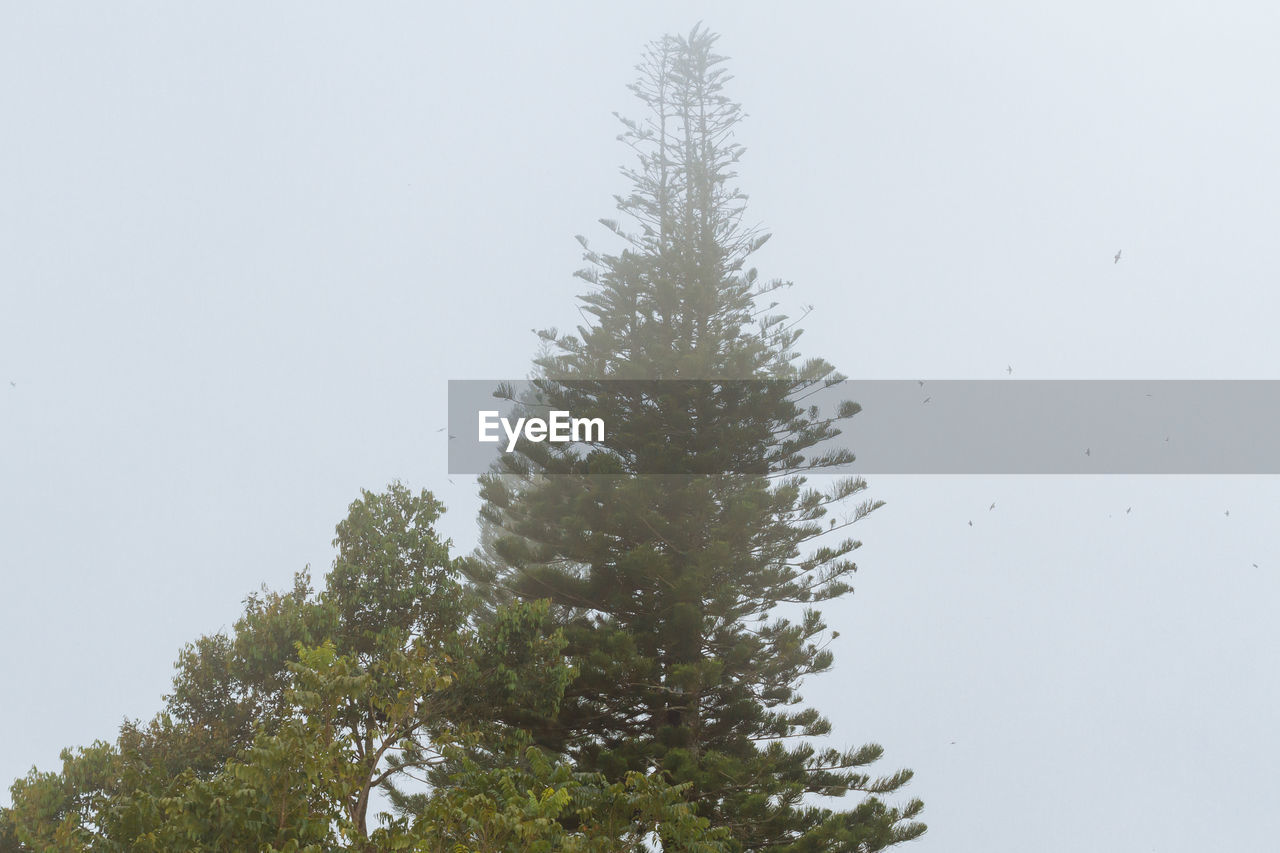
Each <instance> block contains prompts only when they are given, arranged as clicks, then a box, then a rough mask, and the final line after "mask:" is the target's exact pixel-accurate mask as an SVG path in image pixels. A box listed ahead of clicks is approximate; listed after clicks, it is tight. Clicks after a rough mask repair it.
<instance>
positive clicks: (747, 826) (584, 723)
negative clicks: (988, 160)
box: [478, 28, 924, 851]
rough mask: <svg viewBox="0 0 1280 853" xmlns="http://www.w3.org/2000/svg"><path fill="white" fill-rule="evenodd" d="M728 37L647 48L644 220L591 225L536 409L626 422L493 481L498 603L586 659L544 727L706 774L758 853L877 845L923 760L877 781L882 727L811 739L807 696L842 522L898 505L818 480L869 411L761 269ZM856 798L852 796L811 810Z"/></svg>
mask: <svg viewBox="0 0 1280 853" xmlns="http://www.w3.org/2000/svg"><path fill="white" fill-rule="evenodd" d="M715 41H716V37H715V36H714V35H712V34H710V33H709V32H707V31H705V30H702V29H699V28H695V29H694V30H693V31H692V32H691V33H690V34H689V35H688V36H687V37H678V36H668V37H666V38H663V39H661V40H659V41H657V42H655V43H653V44H651V45H650V46H649V48H648V50H647V51H646V53H645V55H644V58H643V61H642V62H641V64H640V65H639V66H638V70H639V72H640V75H639V79H638V81H637V82H636V83H635V84H634V85H633V86H632V91H633V92H634V93H635V95H636V96H638V97H639V99H640V100H641V102H642V103H643V105H644V109H645V115H644V117H643V118H642V119H640V120H638V121H631V120H627V119H623V123H624V127H625V129H624V133H623V135H622V136H621V137H620V138H621V139H622V140H623V141H625V142H626V144H627V145H628V146H629V147H630V148H632V149H633V151H634V153H635V155H636V157H637V161H636V164H635V165H634V166H633V167H632V168H628V169H624V170H623V171H624V174H625V175H626V176H627V177H628V178H629V179H630V182H631V190H630V192H629V194H627V195H625V196H618V197H617V202H618V208H619V210H620V211H621V212H622V213H623V214H624V216H625V217H626V219H625V220H623V221H614V220H601V221H602V222H603V223H604V225H605V226H606V227H607V228H608V229H610V230H611V231H612V232H613V233H614V234H615V235H617V237H619V238H621V241H622V249H621V251H619V252H618V253H617V254H607V253H599V252H595V251H592V250H591V249H590V247H589V246H588V245H587V241H586V240H585V239H583V238H581V237H579V238H578V239H579V240H580V241H581V242H582V243H583V246H584V248H585V249H586V254H585V258H586V260H587V261H588V263H589V266H588V268H587V269H585V270H583V271H580V272H579V273H578V275H579V276H580V277H581V278H583V279H585V280H586V281H587V282H588V283H589V284H590V285H591V289H590V291H589V292H588V293H587V294H586V295H585V296H584V297H583V298H582V301H583V303H584V311H585V313H586V314H587V315H590V316H589V317H588V322H587V323H586V324H585V325H582V326H579V327H578V328H577V330H576V334H561V333H558V332H557V331H556V330H554V329H551V330H547V331H544V332H541V333H540V335H541V337H542V339H543V340H544V342H545V343H546V344H547V348H546V354H545V355H544V356H542V357H541V358H539V359H538V360H537V361H536V366H537V371H536V373H537V379H536V380H535V382H534V388H535V390H534V392H533V393H532V394H530V395H528V396H526V398H525V399H524V400H523V401H522V406H523V407H524V408H526V409H532V408H533V407H540V406H550V407H552V408H555V409H564V410H567V411H570V412H573V413H574V414H575V415H576V414H579V413H589V414H590V415H592V416H600V417H602V418H603V419H604V420H605V423H606V424H607V425H608V429H607V434H606V437H605V440H604V441H603V442H600V443H598V444H596V445H595V447H594V448H593V449H592V451H591V452H590V453H588V454H585V455H584V453H583V452H582V451H581V450H580V449H574V448H566V447H565V446H563V445H552V444H549V443H545V444H536V445H530V444H527V443H526V444H525V445H524V446H523V450H522V451H521V452H520V453H517V454H508V455H506V456H504V457H503V460H502V461H501V462H500V463H498V464H499V467H498V468H496V469H495V471H494V472H493V473H491V474H489V475H486V476H485V477H483V478H482V494H483V497H484V498H485V506H484V508H483V509H482V516H483V518H484V520H485V521H486V522H487V528H488V534H487V541H486V546H485V550H486V553H487V556H488V559H487V561H485V565H484V567H483V569H482V570H481V571H480V574H479V575H478V577H480V579H481V580H482V582H483V583H484V584H485V585H486V586H487V588H488V589H489V590H491V592H492V594H493V596H494V597H495V599H500V598H503V597H517V598H524V599H542V598H548V599H550V600H551V602H552V604H553V606H554V608H555V612H556V613H557V614H558V618H559V620H560V622H561V623H562V624H563V627H564V630H565V636H566V637H567V639H568V641H569V647H568V652H569V654H571V655H572V657H573V659H574V662H575V665H576V668H577V676H576V678H575V679H574V681H573V683H572V684H571V685H570V687H569V689H568V691H567V693H566V697H565V701H564V703H563V706H562V708H561V711H560V713H559V715H558V717H557V718H556V719H554V720H550V721H546V722H545V724H543V725H541V726H538V727H537V730H536V736H537V737H538V739H539V741H540V742H541V743H542V744H543V745H545V746H547V747H549V748H551V749H554V750H556V751H559V752H563V753H566V754H568V755H571V756H572V757H573V758H574V759H575V760H576V761H577V762H578V763H579V766H580V767H581V769H583V770H593V771H601V772H604V773H605V774H606V775H607V776H609V777H610V778H621V777H622V775H623V774H624V773H625V772H626V771H629V770H640V771H645V772H650V773H660V774H662V775H663V776H665V777H666V778H667V779H668V780H670V781H671V782H674V783H682V782H692V783H693V784H692V786H691V787H690V788H689V790H688V797H689V798H690V800H691V801H692V802H693V803H695V804H696V806H697V809H698V812H699V814H701V815H703V816H705V817H707V818H709V819H710V820H711V821H712V824H713V825H716V826H722V827H726V828H727V829H728V830H729V831H730V832H731V834H732V836H733V838H734V839H735V843H736V844H737V845H738V846H739V847H740V848H741V849H743V850H752V851H755V850H788V851H816V850H858V849H867V850H879V849H882V848H884V847H887V846H889V845H892V844H895V843H898V842H901V841H905V840H909V839H911V838H915V837H917V836H918V835H920V834H921V833H923V832H924V826H923V824H920V823H918V822H915V820H914V818H915V817H916V816H917V815H918V814H919V813H920V811H921V809H922V804H921V803H920V801H919V800H911V801H909V802H907V803H906V804H905V805H902V806H901V807H893V806H891V805H889V804H887V803H885V802H884V801H883V800H882V799H881V797H882V795H885V794H890V793H892V792H895V791H897V790H898V789H900V788H901V787H902V786H903V785H904V784H906V782H907V781H908V780H909V779H910V778H911V773H910V771H905V770H904V771H900V772H896V773H891V774H889V775H887V776H882V777H874V776H872V775H869V774H868V773H867V772H866V768H867V766H868V765H869V764H871V763H872V762H874V761H875V760H876V759H878V758H879V757H880V755H881V753H882V749H881V748H880V747H879V746H877V745H874V744H872V745H867V746H863V747H861V748H857V749H851V750H847V751H840V750H835V749H817V748H815V747H814V746H813V745H812V744H811V743H810V739H811V738H814V737H819V736H823V735H826V734H827V733H828V732H829V731H830V725H829V723H828V722H827V720H826V719H825V718H823V717H822V716H821V715H820V714H819V713H818V712H817V711H816V710H814V709H811V708H803V707H800V706H799V703H800V701H801V700H800V696H799V695H798V694H797V692H796V690H797V687H798V686H799V683H800V681H801V679H803V678H804V677H805V676H807V675H811V674H814V673H819V672H822V671H823V670H826V669H828V668H829V667H830V665H831V662H832V656H831V654H830V652H828V651H826V650H825V649H824V645H825V642H826V640H827V638H828V631H827V626H826V625H825V624H824V622H823V620H822V618H821V616H820V615H819V613H818V612H817V611H816V610H815V609H813V607H812V605H813V604H814V603H816V602H820V601H823V600H826V599H830V598H834V597H836V596H839V595H842V594H844V593H846V592H848V591H849V589H850V587H849V584H848V580H849V577H850V575H851V573H852V572H853V571H854V570H855V568H856V567H855V565H854V563H853V562H852V560H851V554H852V552H853V551H854V550H855V549H856V548H857V547H858V546H859V543H858V542H856V541H854V540H852V539H848V538H843V539H842V538H841V537H843V536H844V533H843V532H842V531H843V530H844V528H846V527H847V526H848V525H850V524H853V523H854V522H856V521H857V520H859V519H861V518H863V517H865V516H866V515H867V514H868V513H869V512H871V511H873V510H874V509H876V507H877V506H878V505H879V504H878V503H877V502H873V501H868V500H865V499H862V498H860V497H858V496H859V495H860V493H862V492H863V490H864V489H865V488H866V483H865V482H864V481H862V480H861V479H859V478H845V479H839V480H834V481H832V482H833V483H834V485H832V486H831V487H830V488H828V489H826V490H818V489H814V488H811V487H809V486H807V485H806V480H805V477H804V474H805V472H810V473H817V472H821V471H822V470H824V469H827V468H830V467H832V466H835V465H839V464H842V463H845V462H849V461H851V456H850V455H849V454H848V453H847V452H842V451H835V452H829V453H825V454H823V453H820V452H817V447H818V445H820V444H821V443H822V442H823V441H825V440H826V439H829V438H831V437H833V436H834V435H836V434H838V428H837V424H838V423H839V422H840V421H842V420H844V419H847V418H849V417H852V416H853V415H854V414H856V412H857V406H856V404H853V403H845V404H843V405H841V406H840V407H839V408H838V409H837V410H836V411H834V412H831V413H827V414H823V413H820V412H817V411H814V410H813V409H811V408H808V407H806V406H804V405H802V404H801V402H800V401H802V400H803V399H804V397H805V395H806V394H807V393H809V392H810V391H813V390H817V389H820V388H822V387H824V386H827V385H830V384H832V383H834V382H836V381H839V380H840V379H842V378H843V377H841V376H840V375H839V374H837V373H836V372H835V370H834V368H833V367H832V366H831V365H830V364H828V363H827V362H826V361H823V360H821V359H808V360H803V359H801V358H800V356H799V354H798V353H797V352H796V350H795V343H796V341H797V339H798V338H799V336H800V332H799V330H798V329H797V328H796V326H795V323H793V322H791V321H789V320H788V319H787V318H786V317H785V316H782V315H780V314H774V313H772V310H773V309H774V308H775V307H776V306H777V303H776V302H773V303H772V304H767V305H766V304H762V303H764V301H765V300H766V299H767V298H768V297H769V295H770V294H771V293H773V292H775V291H777V290H778V289H779V288H782V287H785V286H787V283H785V282H779V281H772V282H765V281H762V280H761V279H759V278H758V277H757V274H756V271H755V270H754V269H751V268H749V267H748V266H747V263H746V262H747V260H748V258H749V257H750V256H751V254H752V253H753V252H755V251H756V250H757V249H759V248H760V246H761V245H763V243H764V242H765V240H766V239H767V235H765V234H762V233H760V232H758V231H756V230H755V229H753V228H750V227H748V226H747V225H745V224H744V221H743V213H744V204H745V196H743V195H742V194H741V193H740V192H739V191H738V190H737V189H736V188H735V187H734V186H733V183H732V181H733V178H734V177H735V175H734V171H733V170H734V168H735V164H736V163H737V162H738V159H739V157H740V156H741V154H742V150H743V149H742V147H741V146H740V145H739V144H738V143H737V142H736V141H735V139H734V134H735V131H736V130H737V127H738V124H739V120H740V118H741V112H740V108H739V106H738V105H737V104H736V103H735V102H733V101H732V100H730V99H729V98H728V97H727V96H726V94H725V93H724V85H725V83H726V82H727V81H728V79H729V78H728V75H727V73H726V71H725V69H724V67H723V58H722V57H720V56H718V55H716V53H715V51H714V44H715ZM549 475H550V476H549ZM836 505H840V506H842V507H843V508H844V509H845V514H844V517H843V520H842V521H839V522H830V521H828V520H827V519H825V516H826V515H827V514H828V512H830V511H831V510H832V509H833V508H834V507H835V506H836ZM788 610H789V611H790V612H791V614H792V615H791V618H786V617H785V616H784V615H783V613H784V612H786V611H788ZM832 636H833V635H832ZM848 792H859V793H861V795H862V797H861V801H860V803H858V804H856V805H855V806H854V807H853V808H852V809H850V810H846V811H836V810H832V809H829V808H826V807H825V806H821V805H816V804H815V799H814V796H815V795H825V796H842V795H844V794H846V793H848ZM669 846H670V847H672V848H673V849H674V847H675V846H676V845H674V844H673V845H669Z"/></svg>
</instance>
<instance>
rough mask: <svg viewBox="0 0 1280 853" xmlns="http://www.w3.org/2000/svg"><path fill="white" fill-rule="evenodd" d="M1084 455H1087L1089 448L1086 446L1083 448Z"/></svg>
mask: <svg viewBox="0 0 1280 853" xmlns="http://www.w3.org/2000/svg"><path fill="white" fill-rule="evenodd" d="M1084 455H1085V456H1088V455H1089V448H1087V447H1086V448H1085V449H1084Z"/></svg>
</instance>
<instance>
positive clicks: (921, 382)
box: [916, 379, 924, 388]
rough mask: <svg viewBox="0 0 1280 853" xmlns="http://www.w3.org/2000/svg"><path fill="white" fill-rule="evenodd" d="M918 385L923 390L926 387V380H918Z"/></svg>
mask: <svg viewBox="0 0 1280 853" xmlns="http://www.w3.org/2000/svg"><path fill="white" fill-rule="evenodd" d="M916 384H917V385H919V386H920V387H921V388H923V387H924V380H923V379H917V380H916Z"/></svg>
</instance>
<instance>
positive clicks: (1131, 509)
mask: <svg viewBox="0 0 1280 853" xmlns="http://www.w3.org/2000/svg"><path fill="white" fill-rule="evenodd" d="M1131 512H1133V507H1129V508H1128V509H1126V510H1125V511H1124V514H1125V515H1128V514H1129V513H1131Z"/></svg>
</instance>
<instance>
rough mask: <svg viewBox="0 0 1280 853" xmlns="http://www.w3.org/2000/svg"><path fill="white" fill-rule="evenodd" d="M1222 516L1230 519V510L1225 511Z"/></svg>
mask: <svg viewBox="0 0 1280 853" xmlns="http://www.w3.org/2000/svg"><path fill="white" fill-rule="evenodd" d="M1223 515H1225V516H1227V517H1228V518H1230V517H1231V510H1227V511H1226V512H1224V513H1223Z"/></svg>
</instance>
